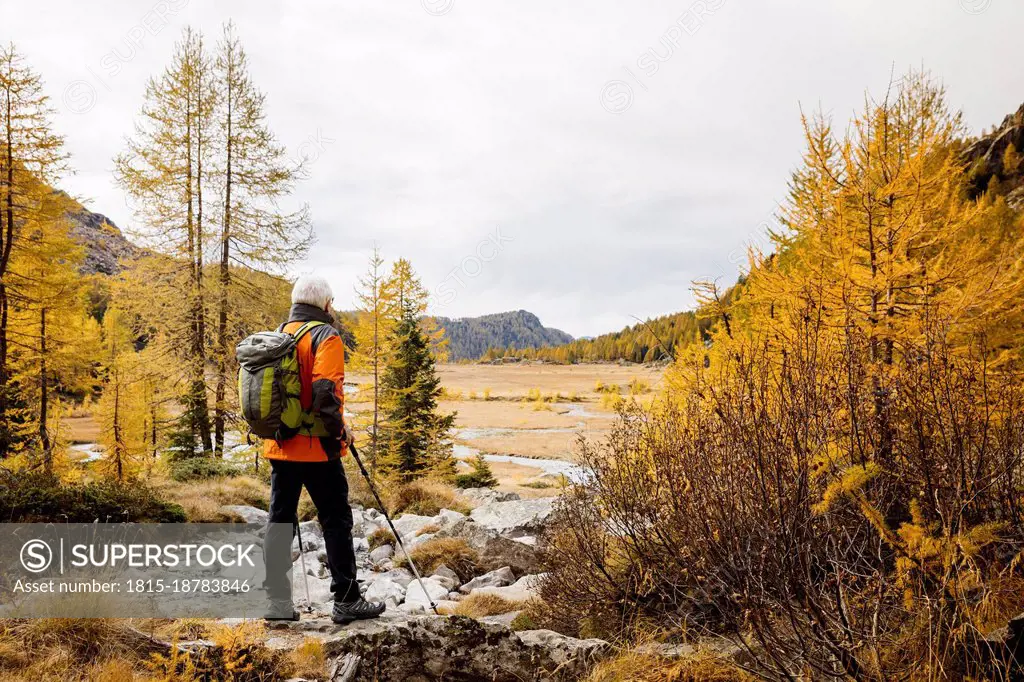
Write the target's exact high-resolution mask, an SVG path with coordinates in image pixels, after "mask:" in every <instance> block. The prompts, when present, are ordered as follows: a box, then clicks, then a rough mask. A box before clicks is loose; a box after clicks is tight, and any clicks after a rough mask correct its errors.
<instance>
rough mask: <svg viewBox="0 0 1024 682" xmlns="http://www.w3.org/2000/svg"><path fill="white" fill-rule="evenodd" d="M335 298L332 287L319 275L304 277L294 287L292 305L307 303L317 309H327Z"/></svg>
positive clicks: (296, 281)
mask: <svg viewBox="0 0 1024 682" xmlns="http://www.w3.org/2000/svg"><path fill="white" fill-rule="evenodd" d="M333 298H334V293H333V292H331V285H330V284H328V283H327V280H326V279H324V278H323V277H320V276H319V275H302V276H301V277H299V278H298V279H297V280H295V286H294V287H292V303H307V304H309V305H315V306H316V307H317V308H326V307H327V304H328V303H330V302H331V300H332V299H333Z"/></svg>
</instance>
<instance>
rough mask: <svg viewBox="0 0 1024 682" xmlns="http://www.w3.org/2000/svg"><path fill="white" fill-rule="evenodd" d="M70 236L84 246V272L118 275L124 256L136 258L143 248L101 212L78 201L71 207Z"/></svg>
mask: <svg viewBox="0 0 1024 682" xmlns="http://www.w3.org/2000/svg"><path fill="white" fill-rule="evenodd" d="M67 217H68V221H69V222H70V226H69V231H70V233H71V236H72V237H73V238H74V239H75V241H77V242H78V243H79V244H81V245H82V247H84V249H85V260H84V261H83V263H82V267H81V268H80V270H81V272H82V274H84V275H94V274H103V275H115V274H117V273H118V272H120V270H121V267H120V265H119V261H120V260H121V259H129V260H130V259H132V258H137V257H139V256H140V255H142V253H143V249H141V248H140V247H138V246H136V245H135V244H133V243H131V242H130V241H128V239H127V238H126V237H125V236H124V234H122V233H121V230H120V228H118V226H117V225H115V224H114V223H113V222H112V221H111V220H110V219H109V218H107V217H106V216H105V215H103V214H101V213H94V212H92V211H90V210H89V209H87V208H85V207H84V206H82V205H81V204H79V203H78V202H74V209H73V210H71V211H68V214H67Z"/></svg>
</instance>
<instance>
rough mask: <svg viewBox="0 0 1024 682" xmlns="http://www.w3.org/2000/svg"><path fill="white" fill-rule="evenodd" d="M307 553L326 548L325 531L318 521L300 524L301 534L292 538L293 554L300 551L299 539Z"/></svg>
mask: <svg viewBox="0 0 1024 682" xmlns="http://www.w3.org/2000/svg"><path fill="white" fill-rule="evenodd" d="M300 536H301V537H302V546H303V548H304V549H305V550H306V551H310V550H315V549H322V548H324V546H325V545H324V531H323V529H322V528H320V523H319V522H318V521H303V522H302V523H300V524H299V533H298V534H297V535H296V536H295V537H294V538H292V553H293V554H294V553H295V551H296V550H298V549H299V537H300Z"/></svg>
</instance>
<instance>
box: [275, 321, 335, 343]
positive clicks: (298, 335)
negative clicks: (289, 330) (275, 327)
mask: <svg viewBox="0 0 1024 682" xmlns="http://www.w3.org/2000/svg"><path fill="white" fill-rule="evenodd" d="M322 324H326V322H320V321H318V320H310V321H309V322H307V323H305V324H304V325H302V326H301V327H299V328H298V329H296V330H295V333H294V334H292V338H294V339H295V343H298V342H299V340H301V339H302V337H303V336H305V335H306V334H308V333H309V332H311V331H313V329H315V328H316V327H319V326H320V325H322ZM281 329H284V325H281Z"/></svg>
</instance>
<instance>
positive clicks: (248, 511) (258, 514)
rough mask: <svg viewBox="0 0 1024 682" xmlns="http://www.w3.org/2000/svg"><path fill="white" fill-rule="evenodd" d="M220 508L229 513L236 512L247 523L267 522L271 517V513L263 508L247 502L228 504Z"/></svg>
mask: <svg viewBox="0 0 1024 682" xmlns="http://www.w3.org/2000/svg"><path fill="white" fill-rule="evenodd" d="M220 510H221V511H222V512H225V513H228V514H234V515H235V516H237V517H239V518H241V519H242V521H244V522H245V523H259V524H266V522H267V519H268V518H269V517H270V515H269V514H267V512H265V511H263V510H262V509H257V508H256V507H250V506H249V505H246V504H226V505H224V506H223V507H221V508H220Z"/></svg>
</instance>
